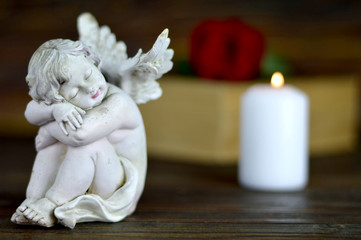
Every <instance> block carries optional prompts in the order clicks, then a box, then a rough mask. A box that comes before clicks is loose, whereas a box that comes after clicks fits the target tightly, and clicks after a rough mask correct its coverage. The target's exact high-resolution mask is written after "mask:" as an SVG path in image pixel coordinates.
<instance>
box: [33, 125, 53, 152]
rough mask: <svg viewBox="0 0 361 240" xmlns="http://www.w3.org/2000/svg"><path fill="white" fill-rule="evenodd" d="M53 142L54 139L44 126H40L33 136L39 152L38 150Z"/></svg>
mask: <svg viewBox="0 0 361 240" xmlns="http://www.w3.org/2000/svg"><path fill="white" fill-rule="evenodd" d="M55 142H56V139H55V138H53V137H52V136H51V135H50V134H49V132H48V131H47V130H46V127H45V126H43V127H40V129H39V132H38V135H37V136H36V138H35V148H36V151H38V152H39V151H40V150H42V149H44V148H46V147H47V146H50V145H52V144H53V143H55Z"/></svg>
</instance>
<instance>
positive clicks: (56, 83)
mask: <svg viewBox="0 0 361 240" xmlns="http://www.w3.org/2000/svg"><path fill="white" fill-rule="evenodd" d="M68 55H72V56H85V57H86V58H87V59H88V60H89V61H91V62H92V63H93V64H94V65H96V66H97V67H98V68H100V62H101V61H100V58H99V57H98V55H97V54H95V53H94V52H93V51H92V50H91V49H90V48H89V47H88V46H86V45H85V44H83V43H82V42H81V41H71V40H67V39H54V40H49V41H47V42H45V43H43V44H42V45H41V46H40V47H39V48H38V49H37V50H36V51H35V52H34V54H33V56H32V57H31V59H30V62H29V66H28V74H27V76H26V82H27V84H28V86H29V89H30V91H29V95H30V96H31V97H32V99H34V100H35V101H38V102H39V101H44V102H45V103H46V104H48V105H50V104H53V103H57V102H62V101H64V98H63V97H62V96H61V95H59V89H60V86H61V84H62V83H63V82H66V81H68V80H69V79H70V73H69V71H68V69H67V67H66V66H67V64H66V61H67V60H68Z"/></svg>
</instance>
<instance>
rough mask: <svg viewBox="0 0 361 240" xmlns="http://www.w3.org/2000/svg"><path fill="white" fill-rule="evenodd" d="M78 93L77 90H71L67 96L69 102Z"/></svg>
mask: <svg viewBox="0 0 361 240" xmlns="http://www.w3.org/2000/svg"><path fill="white" fill-rule="evenodd" d="M78 93H79V88H74V89H72V90H71V92H70V94H69V100H71V99H73V98H75V97H76V95H78Z"/></svg>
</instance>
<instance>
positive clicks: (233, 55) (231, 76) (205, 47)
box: [190, 19, 264, 81]
mask: <svg viewBox="0 0 361 240" xmlns="http://www.w3.org/2000/svg"><path fill="white" fill-rule="evenodd" d="M190 40H191V41H190V64H191V67H192V69H193V70H194V71H195V73H196V74H197V75H198V76H200V77H202V78H212V79H222V80H233V81H237V80H239V81H241V80H250V79H254V78H256V77H257V76H258V74H259V69H260V63H261V60H262V56H263V52H264V39H263V36H262V34H261V33H260V32H258V31H257V30H255V29H253V28H252V27H249V26H247V25H246V24H244V23H243V22H242V21H240V20H238V19H227V20H206V21H204V22H202V23H201V24H199V25H198V26H197V27H196V28H195V29H194V30H193V32H192V34H191V39H190Z"/></svg>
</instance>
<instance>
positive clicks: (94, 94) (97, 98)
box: [59, 56, 108, 110]
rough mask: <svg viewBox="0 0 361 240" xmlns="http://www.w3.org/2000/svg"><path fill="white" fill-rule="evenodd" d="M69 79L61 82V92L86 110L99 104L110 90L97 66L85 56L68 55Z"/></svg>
mask: <svg viewBox="0 0 361 240" xmlns="http://www.w3.org/2000/svg"><path fill="white" fill-rule="evenodd" d="M66 67H67V70H68V71H69V74H68V75H69V79H68V80H66V81H64V82H63V83H61V86H60V89H59V94H60V95H61V96H63V97H64V99H65V100H67V101H68V102H70V103H71V104H73V105H75V106H77V107H80V108H82V109H84V110H87V109H91V108H93V107H95V106H97V105H99V104H100V103H101V102H102V101H103V99H104V97H105V95H106V92H107V90H108V87H107V84H106V81H105V78H104V76H103V74H102V73H101V72H100V70H99V69H98V67H97V66H95V65H94V64H93V63H92V62H91V61H89V60H88V59H87V58H86V57H84V56H68V61H67V66H66Z"/></svg>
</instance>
